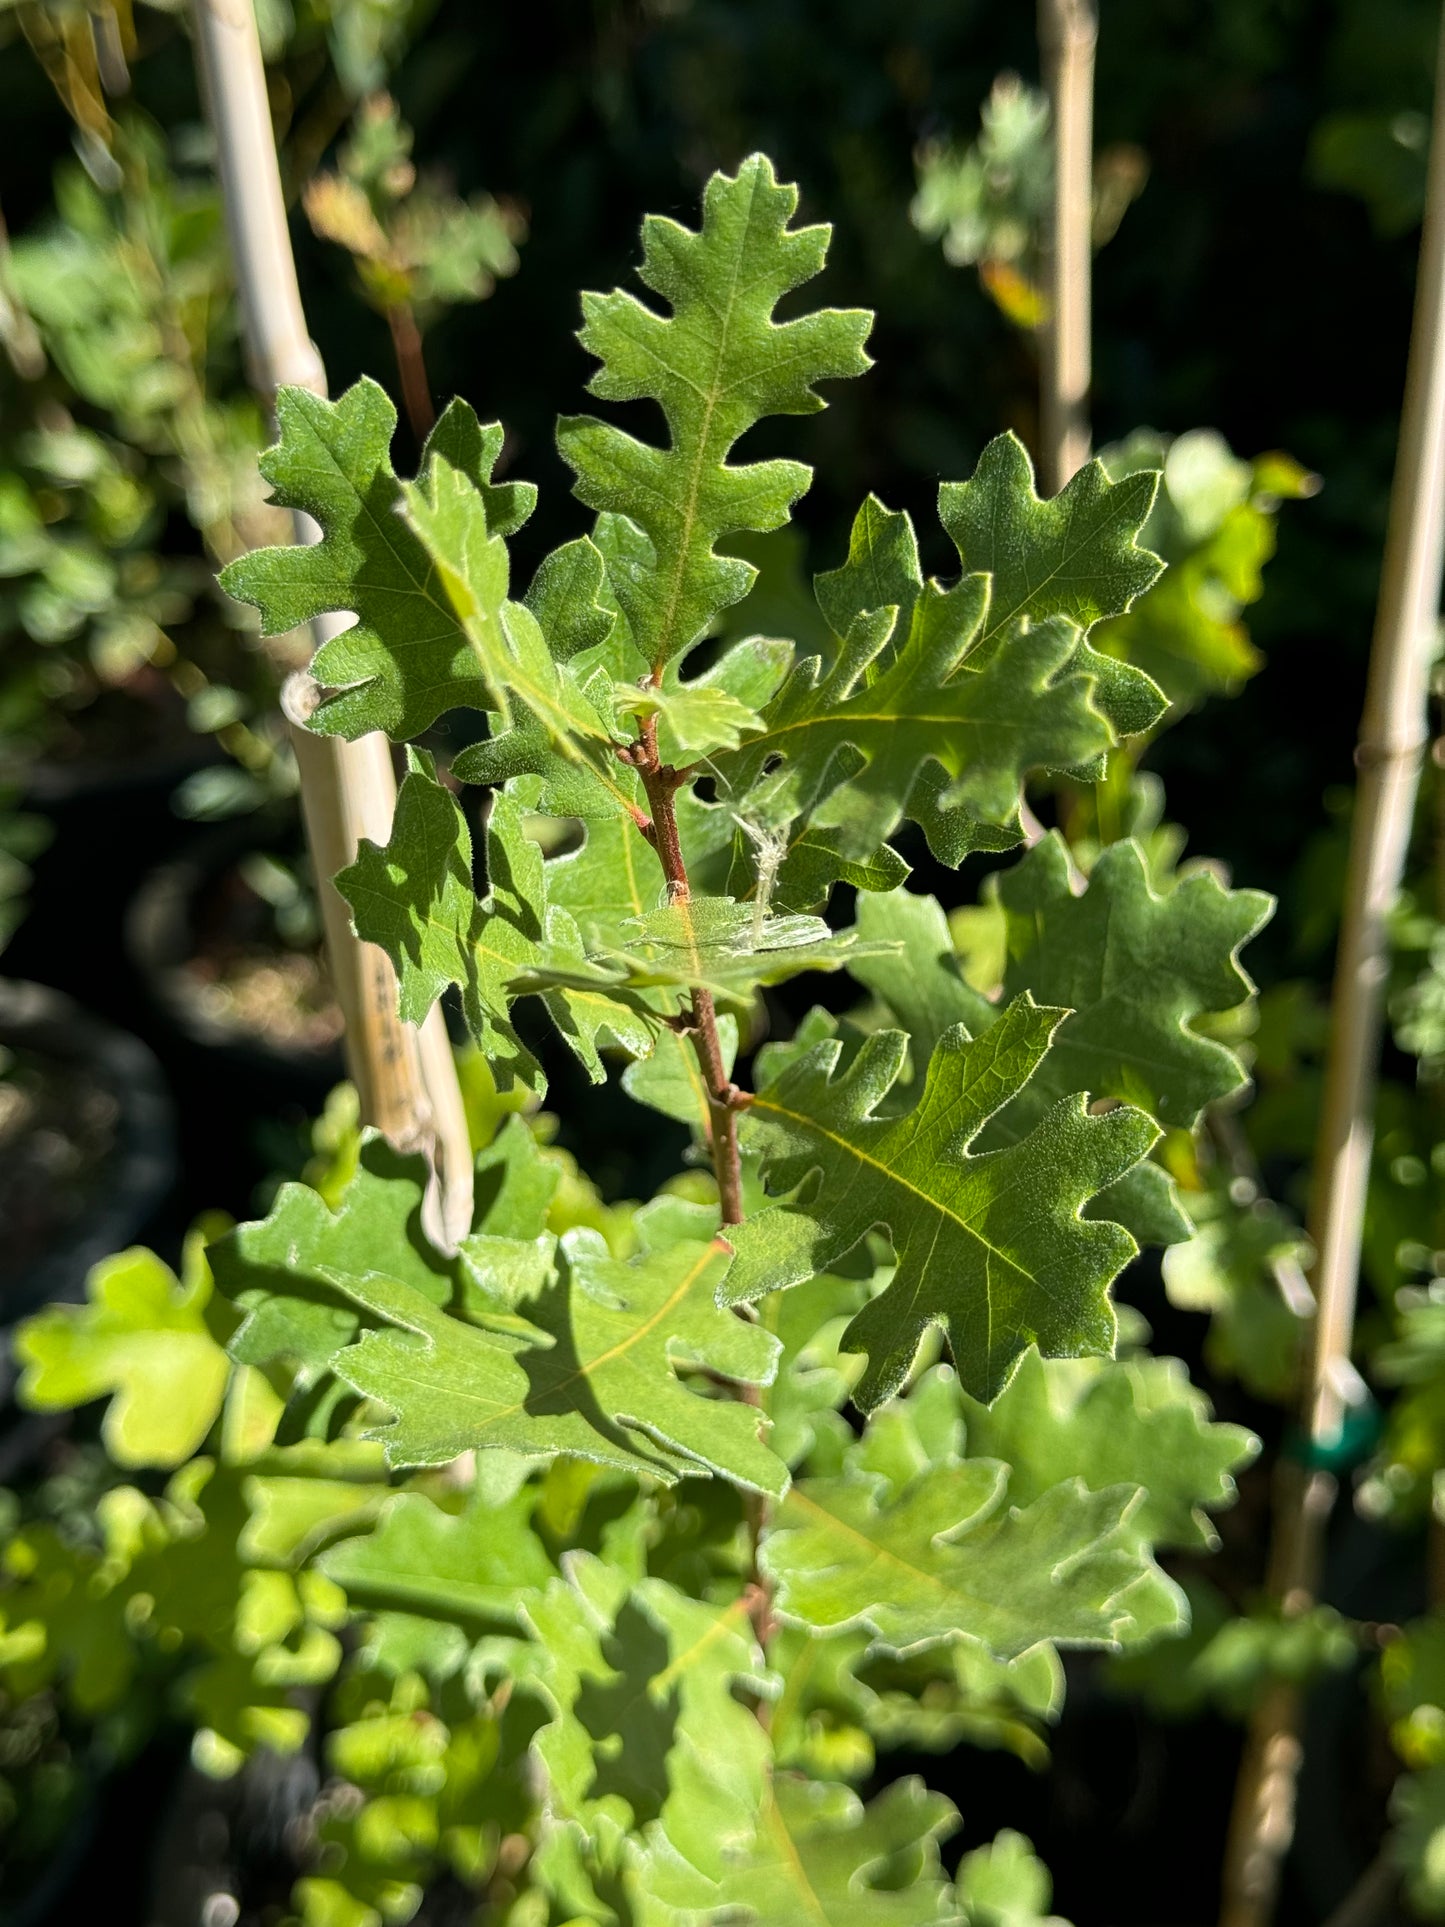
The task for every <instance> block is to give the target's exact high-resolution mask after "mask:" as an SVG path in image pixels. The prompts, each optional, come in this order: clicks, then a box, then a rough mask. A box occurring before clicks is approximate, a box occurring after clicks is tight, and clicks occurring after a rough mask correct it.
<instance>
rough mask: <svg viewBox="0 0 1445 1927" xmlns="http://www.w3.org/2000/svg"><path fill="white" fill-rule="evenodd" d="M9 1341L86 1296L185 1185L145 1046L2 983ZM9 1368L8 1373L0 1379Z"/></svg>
mask: <svg viewBox="0 0 1445 1927" xmlns="http://www.w3.org/2000/svg"><path fill="white" fill-rule="evenodd" d="M0 1051H3V1053H4V1058H3V1062H4V1064H5V1069H4V1073H3V1075H0V1225H3V1227H4V1236H3V1238H0V1330H4V1329H8V1328H9V1327H10V1326H12V1325H14V1324H15V1322H16V1321H17V1319H20V1318H23V1317H25V1316H26V1315H27V1314H28V1313H30V1312H32V1311H34V1310H35V1309H36V1308H37V1307H38V1306H40V1305H43V1304H47V1303H49V1302H51V1301H53V1300H69V1301H72V1302H73V1301H75V1300H77V1299H79V1298H81V1297H82V1296H83V1295H84V1289H85V1277H86V1273H87V1272H88V1271H89V1270H90V1268H91V1266H92V1265H94V1264H96V1263H97V1262H98V1261H99V1260H100V1259H101V1258H104V1257H108V1256H109V1255H110V1253H111V1252H114V1251H121V1250H123V1249H124V1248H125V1247H126V1246H127V1245H129V1244H132V1243H134V1242H135V1239H136V1237H137V1235H138V1234H139V1232H140V1231H141V1230H142V1229H143V1228H144V1226H145V1225H146V1224H147V1222H148V1221H149V1220H150V1219H151V1218H152V1217H153V1216H154V1215H155V1213H156V1211H157V1210H158V1208H159V1207H160V1205H161V1204H162V1202H163V1201H164V1200H165V1198H166V1196H167V1194H168V1193H169V1191H170V1189H171V1187H172V1184H173V1182H174V1180H175V1175H176V1155H175V1131H174V1125H173V1120H172V1112H171V1100H170V1096H169V1093H168V1091H167V1089H166V1085H165V1081H164V1079H163V1078H162V1076H161V1071H160V1066H159V1065H158V1064H157V1063H156V1060H155V1059H154V1057H152V1055H151V1053H150V1052H149V1051H148V1050H147V1049H146V1047H145V1045H144V1044H142V1043H141V1041H140V1040H139V1038H136V1037H131V1036H129V1035H128V1034H127V1033H126V1032H125V1031H121V1030H116V1029H114V1028H112V1026H110V1025H109V1024H105V1023H102V1022H101V1021H100V1019H98V1018H96V1017H94V1016H92V1015H91V1014H90V1013H89V1012H88V1011H85V1010H82V1009H81V1007H80V1006H79V1005H78V1004H76V1003H73V1002H72V1001H71V999H70V998H69V997H65V996H62V995H61V993H60V992H59V991H56V990H49V989H46V988H45V987H43V986H42V985H40V984H29V983H19V982H15V981H13V980H10V979H5V978H0ZM7 1370H8V1367H4V1366H0V1373H3V1372H5V1371H7Z"/></svg>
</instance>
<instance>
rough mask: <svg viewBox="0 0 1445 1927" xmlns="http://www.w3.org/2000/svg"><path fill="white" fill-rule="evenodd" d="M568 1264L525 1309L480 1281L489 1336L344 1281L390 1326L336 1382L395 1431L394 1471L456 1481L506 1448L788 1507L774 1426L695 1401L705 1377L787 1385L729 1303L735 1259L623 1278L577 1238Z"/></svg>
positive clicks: (382, 1288) (678, 1253)
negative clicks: (701, 1373) (449, 1468)
mask: <svg viewBox="0 0 1445 1927" xmlns="http://www.w3.org/2000/svg"><path fill="white" fill-rule="evenodd" d="M561 1253H562V1263H561V1268H560V1270H559V1272H558V1273H557V1275H556V1277H555V1278H553V1279H552V1280H551V1281H550V1282H547V1283H544V1284H543V1285H542V1286H541V1288H540V1289H537V1290H535V1292H532V1293H527V1294H525V1295H523V1296H520V1297H518V1296H517V1295H515V1293H514V1292H509V1291H508V1290H507V1289H506V1286H505V1282H504V1281H494V1282H493V1283H492V1287H491V1289H490V1291H489V1289H488V1281H487V1280H486V1279H485V1278H483V1277H478V1278H475V1279H474V1281H473V1283H474V1290H473V1295H472V1298H471V1305H472V1308H473V1312H474V1316H476V1317H477V1318H478V1320H479V1321H485V1323H479V1324H467V1323H464V1322H463V1321H462V1320H461V1319H459V1318H453V1317H449V1316H447V1315H446V1314H445V1313H444V1312H441V1311H439V1310H437V1309H436V1307H435V1306H434V1305H433V1304H431V1303H429V1302H428V1301H427V1299H426V1298H425V1297H423V1296H422V1295H421V1294H420V1293H417V1292H414V1291H409V1290H407V1289H405V1288H404V1287H401V1286H398V1285H397V1284H395V1283H394V1282H393V1281H392V1280H390V1279H388V1278H385V1277H381V1276H377V1275H369V1276H364V1277H341V1276H334V1277H333V1282H334V1283H335V1285H336V1287H337V1289H339V1290H340V1291H342V1292H343V1293H344V1294H345V1296H346V1297H347V1298H348V1299H350V1300H351V1301H352V1302H353V1303H354V1304H356V1305H358V1306H359V1307H361V1308H362V1309H363V1310H365V1311H366V1312H368V1313H369V1314H371V1315H372V1316H373V1317H374V1318H376V1319H379V1320H383V1321H385V1324H384V1328H383V1329H373V1330H369V1331H367V1332H365V1333H364V1334H363V1335H362V1337H361V1339H360V1341H359V1342H358V1343H357V1344H356V1345H353V1346H349V1347H347V1348H346V1349H345V1350H343V1351H340V1352H338V1353H337V1355H336V1356H335V1358H334V1359H333V1360H332V1369H333V1371H335V1372H336V1374H337V1376H338V1377H340V1378H341V1379H343V1380H344V1381H345V1382H346V1383H347V1384H348V1385H350V1386H352V1387H353V1389H354V1390H356V1391H358V1392H360V1393H361V1394H362V1395H363V1396H365V1397H367V1398H374V1399H376V1400H378V1401H379V1402H380V1403H381V1404H383V1405H385V1406H386V1407H388V1408H389V1410H390V1411H391V1412H392V1413H393V1414H394V1415H395V1416H394V1418H393V1419H392V1421H391V1422H390V1423H388V1424H385V1425H381V1426H379V1427H377V1428H376V1429H375V1431H374V1432H373V1433H371V1434H370V1436H372V1437H375V1438H378V1439H380V1440H381V1442H382V1443H383V1445H384V1446H385V1447H386V1451H387V1456H388V1458H389V1459H390V1461H391V1462H392V1464H394V1465H444V1464H446V1463H447V1462H448V1461H449V1460H451V1459H454V1458H456V1457H457V1456H458V1455H459V1454H460V1453H462V1452H466V1451H470V1450H472V1449H473V1448H475V1447H484V1446H505V1447H507V1448H509V1449H510V1450H512V1451H514V1452H520V1453H524V1454H528V1455H534V1456H538V1457H542V1456H547V1457H551V1456H554V1455H556V1454H558V1453H568V1454H571V1455H573V1456H575V1457H578V1458H584V1459H594V1460H596V1461H598V1462H599V1463H600V1464H603V1465H614V1466H617V1467H619V1468H621V1469H622V1470H624V1471H632V1472H637V1471H646V1472H650V1473H651V1474H652V1475H653V1476H654V1477H655V1478H659V1479H662V1480H663V1481H665V1482H670V1481H671V1480H673V1479H676V1478H679V1477H681V1476H682V1475H683V1474H684V1473H693V1474H697V1473H704V1474H705V1473H708V1472H716V1473H719V1474H721V1475H723V1476H724V1477H727V1478H730V1479H733V1480H735V1481H736V1482H737V1483H739V1484H742V1485H746V1486H749V1487H752V1488H754V1489H756V1490H758V1491H763V1492H768V1493H771V1494H773V1495H774V1496H776V1495H777V1494H778V1493H780V1492H781V1491H782V1490H783V1489H784V1487H785V1486H786V1484H787V1471H786V1468H785V1467H784V1466H783V1464H782V1462H781V1461H780V1460H779V1459H778V1458H776V1457H775V1456H774V1454H773V1453H772V1452H770V1451H769V1450H768V1448H767V1447H766V1446H765V1445H764V1444H763V1443H762V1442H761V1440H760V1439H759V1437H758V1413H757V1412H756V1411H755V1410H754V1409H753V1408H752V1407H750V1406H747V1405H744V1404H741V1403H739V1402H738V1401H736V1400H723V1399H716V1398H708V1397H706V1396H704V1395H703V1394H701V1393H700V1392H695V1391H693V1390H691V1389H690V1383H689V1381H686V1380H684V1379H682V1378H681V1377H680V1376H679V1373H678V1367H679V1366H681V1365H683V1364H687V1365H698V1366H702V1367H703V1368H705V1369H706V1370H707V1371H709V1372H711V1373H714V1374H716V1375H717V1376H718V1377H721V1378H724V1379H728V1380H731V1381H733V1382H735V1383H739V1384H745V1385H760V1384H765V1383H767V1381H768V1380H769V1379H771V1377H772V1375H773V1372H774V1370H775V1369H776V1356H777V1342H776V1340H774V1339H772V1338H770V1337H769V1336H768V1334H767V1333H766V1332H763V1331H760V1330H759V1329H758V1328H757V1327H756V1326H753V1325H747V1324H744V1323H743V1322H742V1321H741V1320H739V1319H737V1318H735V1317H732V1316H730V1315H729V1314H728V1313H727V1312H724V1311H721V1310H719V1309H718V1307H717V1305H716V1303H715V1294H716V1291H717V1287H718V1284H719V1281H720V1280H721V1278H722V1276H723V1273H724V1272H725V1270H726V1268H727V1263H728V1257H729V1251H728V1247H727V1246H726V1245H725V1244H723V1243H722V1242H721V1240H714V1241H712V1242H710V1243H703V1242H699V1241H697V1240H688V1241H685V1242H680V1243H675V1244H672V1245H670V1246H667V1247H666V1248H663V1249H652V1250H647V1251H644V1253H643V1255H642V1256H641V1257H640V1258H638V1259H636V1260H633V1261H630V1262H623V1261H620V1260H618V1259H615V1258H613V1257H611V1256H610V1255H609V1254H608V1251H607V1248H606V1246H605V1245H604V1244H603V1242H602V1240H601V1238H600V1237H598V1236H597V1234H596V1233H595V1232H587V1231H572V1232H568V1233H567V1234H566V1236H565V1237H564V1238H563V1240H562V1246H561ZM489 1301H490V1302H489ZM488 1324H489V1325H491V1326H492V1327H493V1329H487V1328H486V1325H488Z"/></svg>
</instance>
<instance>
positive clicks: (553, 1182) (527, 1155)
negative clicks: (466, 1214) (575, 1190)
mask: <svg viewBox="0 0 1445 1927" xmlns="http://www.w3.org/2000/svg"><path fill="white" fill-rule="evenodd" d="M561 1183H562V1166H561V1164H560V1163H559V1162H558V1160H557V1156H556V1153H555V1152H554V1153H552V1154H550V1155H549V1154H548V1153H547V1152H546V1151H545V1150H544V1149H543V1147H542V1146H541V1145H540V1144H539V1143H538V1142H537V1139H536V1138H535V1137H534V1136H533V1134H532V1132H531V1131H530V1130H529V1129H528V1128H527V1124H526V1120H525V1119H524V1118H521V1117H516V1116H513V1117H509V1118H508V1119H507V1121H506V1123H505V1124H504V1125H503V1126H502V1128H501V1130H500V1131H498V1133H497V1135H496V1136H495V1137H494V1138H493V1139H492V1141H491V1143H490V1144H489V1145H488V1146H487V1148H486V1150H485V1151H481V1152H479V1153H478V1155H477V1162H476V1167H475V1169H474V1171H473V1174H472V1198H473V1221H474V1225H475V1228H476V1230H477V1231H479V1232H483V1233H485V1234H487V1235H488V1236H490V1237H494V1238H515V1239H517V1240H518V1241H530V1240H532V1239H534V1238H540V1237H541V1236H542V1234H543V1233H544V1232H545V1231H547V1230H548V1229H549V1228H556V1229H560V1230H565V1229H566V1226H559V1227H549V1223H548V1214H549V1213H550V1211H551V1209H552V1204H553V1201H554V1199H555V1198H556V1196H557V1192H558V1188H559V1186H560V1185H561Z"/></svg>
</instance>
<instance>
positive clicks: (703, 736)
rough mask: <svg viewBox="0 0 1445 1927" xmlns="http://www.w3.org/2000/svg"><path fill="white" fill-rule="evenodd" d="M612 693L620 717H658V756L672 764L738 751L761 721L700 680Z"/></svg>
mask: <svg viewBox="0 0 1445 1927" xmlns="http://www.w3.org/2000/svg"><path fill="white" fill-rule="evenodd" d="M613 692H614V707H615V708H616V709H617V710H618V712H619V713H621V714H623V715H627V716H636V717H637V718H638V719H639V720H646V719H649V718H654V717H655V718H656V720H657V748H658V755H659V756H660V757H661V759H662V761H663V762H664V763H667V764H672V765H674V766H680V765H682V764H685V763H696V762H699V761H701V760H702V759H703V758H704V757H706V756H709V755H710V754H711V753H712V751H713V750H717V749H736V748H737V746H738V744H739V743H740V742H741V741H742V739H743V737H744V736H745V735H746V734H748V733H749V732H750V731H751V730H754V729H756V728H757V726H758V724H759V722H760V720H761V719H760V718H759V716H758V712H757V711H756V710H755V709H749V707H748V705H747V704H746V703H744V702H739V700H738V699H737V697H736V696H733V695H730V694H729V693H728V691H727V690H726V689H718V688H716V687H714V686H712V685H710V684H708V683H706V682H704V681H703V680H702V679H701V678H699V679H698V680H697V681H696V682H690V683H681V684H678V685H677V686H676V687H674V688H668V687H667V686H666V684H664V685H663V687H662V688H661V689H655V688H653V686H652V684H651V683H644V684H643V685H642V686H641V687H640V688H639V687H637V686H636V685H635V684H632V683H615V684H614V685H613Z"/></svg>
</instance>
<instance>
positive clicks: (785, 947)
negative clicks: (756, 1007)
mask: <svg viewBox="0 0 1445 1927" xmlns="http://www.w3.org/2000/svg"><path fill="white" fill-rule="evenodd" d="M856 945H857V939H856V937H854V936H852V935H850V934H849V933H847V932H845V933H843V934H842V935H835V934H834V933H833V932H832V931H831V930H830V929H829V927H828V925H827V924H826V923H824V921H823V919H822V918H821V917H809V916H785V917H775V916H769V915H767V914H766V913H765V912H764V911H763V909H762V906H761V905H753V906H750V905H748V904H745V903H735V902H734V901H733V900H732V898H731V897H691V898H680V899H678V900H677V901H676V902H674V903H667V904H663V905H662V906H661V907H660V908H659V909H656V910H649V911H647V912H646V913H645V914H644V915H643V916H640V917H630V918H628V920H627V922H626V923H625V924H623V925H621V926H619V927H618V929H617V930H616V932H615V933H614V940H613V942H612V943H610V944H607V943H602V942H598V943H595V944H594V945H593V946H592V950H591V955H590V956H589V957H588V958H587V959H586V960H574V959H573V958H569V957H561V958H559V959H557V960H556V961H554V960H553V959H551V958H549V957H547V956H543V957H541V958H540V959H539V960H538V962H537V963H536V964H534V965H533V966H532V967H531V968H530V969H528V970H527V971H525V972H524V973H519V974H518V975H517V976H516V977H515V978H514V979H513V986H512V987H513V991H514V994H516V995H522V994H524V993H525V992H526V991H528V990H538V989H540V990H544V991H545V990H547V989H548V988H550V987H565V988H567V989H569V990H571V991H585V990H588V989H591V990H593V991H594V993H595V994H599V995H606V994H608V993H610V994H611V995H612V996H614V997H619V996H621V995H623V994H624V993H627V994H631V995H636V994H638V993H642V992H648V991H655V990H675V991H683V990H689V989H693V988H701V989H703V990H707V991H709V992H711V994H712V995H713V996H714V997H715V998H717V999H718V1000H719V1001H720V1002H724V1003H732V1004H737V1005H741V1006H743V1007H744V1008H745V1007H746V1006H747V1005H748V1004H749V1003H750V1002H751V1000H752V997H753V993H754V992H755V991H756V990H757V989H758V987H759V986H760V985H762V984H780V983H784V982H786V981H787V979H788V978H789V977H797V976H800V975H801V974H802V973H803V972H804V971H808V970H837V969H839V968H840V967H841V966H842V965H844V964H846V963H847V962H848V961H849V959H850V958H851V957H852V956H853V955H854V952H855V949H856ZM893 948H894V946H893V945H892V944H888V943H875V944H871V945H869V946H868V950H869V954H871V955H875V956H876V955H884V954H889V953H891V952H892V950H893Z"/></svg>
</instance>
